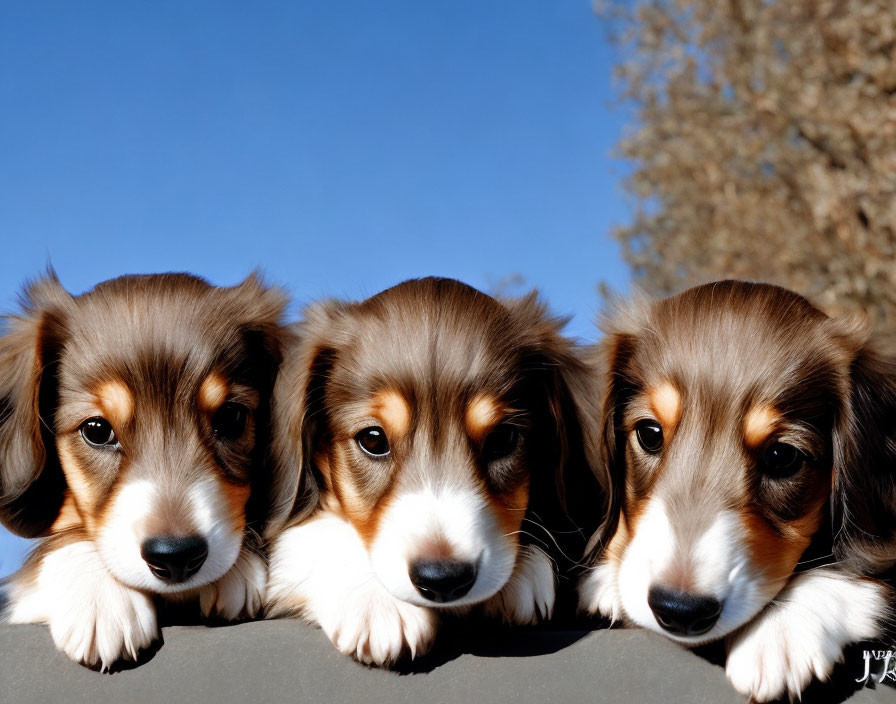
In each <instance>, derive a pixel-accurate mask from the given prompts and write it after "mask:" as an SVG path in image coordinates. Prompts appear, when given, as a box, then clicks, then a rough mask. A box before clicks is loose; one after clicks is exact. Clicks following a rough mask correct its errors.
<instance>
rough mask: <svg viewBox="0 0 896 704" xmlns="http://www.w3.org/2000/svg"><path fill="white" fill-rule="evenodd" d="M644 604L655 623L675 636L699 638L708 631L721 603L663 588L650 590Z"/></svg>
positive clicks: (719, 611) (717, 614)
mask: <svg viewBox="0 0 896 704" xmlns="http://www.w3.org/2000/svg"><path fill="white" fill-rule="evenodd" d="M647 603H648V605H649V606H650V608H651V609H652V610H653V615H654V616H655V617H656V620H657V623H659V624H660V626H662V627H663V629H664V630H667V631H669V633H673V634H675V635H677V636H699V635H701V634H703V633H706V632H707V631H708V630H709V629H710V628H712V627H713V626H714V625H715V623H716V621H718V620H719V614H720V613H722V603H721V602H720V601H719V600H718V599H713V598H712V597H711V596H699V595H697V594H689V593H688V592H679V591H676V590H674V589H666V588H665V587H651V589H650V591H649V592H648V594H647Z"/></svg>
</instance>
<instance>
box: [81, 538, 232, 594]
mask: <svg viewBox="0 0 896 704" xmlns="http://www.w3.org/2000/svg"><path fill="white" fill-rule="evenodd" d="M106 532H107V533H109V532H110V531H106ZM206 540H207V541H208V545H209V550H208V558H207V559H206V561H205V564H203V565H202V568H201V569H200V570H199V571H198V572H197V573H196V574H194V575H193V576H192V577H190V578H189V579H187V580H185V581H183V582H178V583H176V584H171V583H169V582H165V581H162V580H161V579H159V578H158V577H156V576H155V575H154V574H153V573H152V571H150V569H149V566H148V565H147V564H146V562H144V560H143V558H142V557H141V555H140V541H138V540H137V538H136V536H134V535H133V534H131V535H127V536H115V535H103V536H101V537H100V539H99V540H98V541H97V545H98V548H99V554H100V558H101V559H102V560H103V563H104V564H105V565H106V568H107V569H108V570H109V571H110V572H111V573H112V575H113V576H114V577H115V578H116V579H117V580H118V581H119V582H121V583H122V584H124V585H126V586H129V587H133V588H134V589H140V590H143V591H148V592H152V593H154V594H172V595H173V594H181V593H184V592H189V591H192V590H195V589H198V588H199V587H203V586H205V585H206V584H210V583H212V582H214V581H216V580H218V579H220V578H221V577H223V576H224V575H225V574H227V572H228V571H229V570H230V568H231V567H233V565H234V564H235V563H236V559H237V557H238V556H239V553H240V547H241V546H242V536H240V535H216V534H215V533H212V534H211V535H209V536H206Z"/></svg>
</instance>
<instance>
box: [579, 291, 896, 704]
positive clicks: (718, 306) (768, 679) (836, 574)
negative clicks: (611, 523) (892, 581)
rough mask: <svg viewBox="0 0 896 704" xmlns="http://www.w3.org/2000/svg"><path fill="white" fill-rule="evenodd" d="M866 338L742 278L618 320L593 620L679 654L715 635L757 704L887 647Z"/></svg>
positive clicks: (886, 471)
mask: <svg viewBox="0 0 896 704" xmlns="http://www.w3.org/2000/svg"><path fill="white" fill-rule="evenodd" d="M860 328H861V326H860V325H857V324H855V323H849V322H848V321H845V320H841V319H831V318H829V317H827V316H826V315H824V314H823V313H822V312H820V311H819V310H818V309H816V308H815V307H813V306H812V305H811V304H810V303H809V302H808V301H806V300H805V299H804V298H802V297H801V296H798V295H797V294H795V293H792V292H790V291H787V290H784V289H781V288H777V287H775V286H769V285H762V284H751V283H743V282H733V281H725V282H719V283H714V284H709V285H706V286H701V287H698V288H693V289H690V290H688V291H685V292H684V293H682V294H679V295H677V296H673V297H671V298H668V299H666V300H662V301H659V302H652V303H650V302H640V303H638V304H636V305H633V306H630V307H629V308H627V309H623V310H620V311H618V312H617V313H616V315H614V316H613V317H612V318H611V319H610V320H609V322H608V324H607V326H606V329H605V332H606V338H605V339H604V341H603V344H602V348H601V352H602V356H601V358H600V359H599V360H598V363H599V364H600V365H601V366H602V368H603V373H604V375H605V379H606V392H605V397H604V399H603V404H604V409H603V414H602V430H603V432H604V449H605V453H606V455H607V461H608V463H609V465H610V468H611V471H612V473H613V474H614V481H615V482H618V484H617V485H616V486H618V488H619V491H618V496H617V498H616V503H617V504H618V505H620V506H621V512H620V513H619V516H618V525H617V527H616V530H615V533H612V534H611V536H612V537H611V539H610V540H609V541H608V543H607V544H606V549H605V550H603V551H601V550H600V547H601V546H600V545H596V546H595V552H596V553H598V554H599V555H600V557H599V560H598V561H597V563H596V564H595V566H594V568H593V570H592V571H591V573H590V574H589V575H588V576H587V577H586V578H585V580H584V581H583V583H582V585H581V604H582V606H583V607H584V608H585V609H586V610H588V611H590V612H600V613H602V614H604V615H605V616H607V617H610V618H612V619H623V618H624V619H625V620H627V621H629V622H631V623H634V624H637V625H640V626H643V627H646V628H650V629H652V630H655V631H657V632H659V633H662V634H664V635H667V636H669V637H670V638H673V639H675V640H677V641H679V642H681V643H683V644H685V645H696V644H699V643H705V642H708V641H712V640H716V639H721V638H726V639H727V645H728V659H727V665H726V669H727V674H728V678H729V680H730V681H731V683H732V684H733V685H734V687H735V688H736V689H737V690H739V691H740V692H743V693H745V694H749V695H751V696H752V697H754V698H755V699H757V700H760V701H764V700H769V699H773V698H777V697H779V696H781V695H784V694H788V695H790V696H798V695H799V694H800V692H801V691H802V690H803V688H804V687H805V686H806V685H807V684H808V683H809V681H810V680H811V679H812V677H813V676H815V677H818V678H819V679H821V680H824V679H826V678H827V677H828V675H829V674H830V673H831V670H832V668H833V665H834V664H835V662H836V661H837V660H838V659H839V658H840V657H841V652H842V649H843V647H844V646H845V645H847V644H848V643H851V642H854V641H860V640H865V639H873V638H875V637H878V636H879V635H881V632H882V627H883V626H884V624H885V622H886V621H887V620H888V619H889V618H890V617H891V608H892V604H893V595H892V592H891V591H890V589H889V588H888V587H887V586H886V585H885V584H884V583H883V582H880V581H877V580H875V579H873V578H872V577H873V576H875V575H881V574H883V573H885V572H886V571H888V570H889V569H890V568H892V566H893V565H894V563H896V518H894V513H896V360H894V359H893V358H888V357H885V356H882V355H881V354H879V353H877V352H876V351H875V349H874V348H873V347H872V346H871V345H870V344H869V343H868V341H867V336H866V334H865V333H864V332H863V331H862V330H861V329H860ZM810 545H811V548H812V549H811V551H810V552H807V549H809V548H810Z"/></svg>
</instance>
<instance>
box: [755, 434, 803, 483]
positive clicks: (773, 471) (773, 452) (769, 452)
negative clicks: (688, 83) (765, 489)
mask: <svg viewBox="0 0 896 704" xmlns="http://www.w3.org/2000/svg"><path fill="white" fill-rule="evenodd" d="M805 459H806V456H805V455H804V454H803V453H802V452H801V451H800V450H798V449H797V448H795V447H794V446H793V445H788V444H787V443H786V442H773V443H772V444H771V445H769V446H768V447H767V448H765V451H764V452H763V453H762V464H763V468H764V470H765V473H766V474H768V475H769V476H771V477H774V478H775V479H783V478H785V477H789V476H791V475H793V474H796V472H797V470H798V469H799V468H800V467H801V466H802V464H803V462H804V461H805Z"/></svg>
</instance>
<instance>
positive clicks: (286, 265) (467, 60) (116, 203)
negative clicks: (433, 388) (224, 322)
mask: <svg viewBox="0 0 896 704" xmlns="http://www.w3.org/2000/svg"><path fill="white" fill-rule="evenodd" d="M612 61H613V55H612V50H611V48H610V47H609V46H608V44H607V41H606V37H605V34H604V30H603V27H602V26H601V23H600V21H599V20H598V19H597V18H596V17H595V16H594V15H593V13H592V10H591V3H590V2H589V0H550V1H549V0H516V1H515V2H512V3H509V2H503V1H502V2H498V1H497V0H452V1H450V2H449V1H448V0H431V1H428V2H420V0H407V1H402V0H381V1H380V2H376V3H371V2H361V1H360V0H352V1H349V2H333V1H332V0H314V1H307V2H285V1H281V2H264V1H262V2H253V3H237V2H201V1H187V2H182V3H174V2H170V3H119V2H86V3H71V2H21V1H20V2H5V3H3V5H2V8H0V104H2V105H3V109H2V110H0V154H2V157H0V242H2V245H3V257H2V258H0V306H2V310H3V311H11V310H13V309H14V305H15V301H16V296H17V293H18V291H19V288H20V286H21V283H22V282H23V281H25V280H26V279H28V278H29V277H33V276H35V275H36V274H37V273H38V272H39V271H40V270H41V269H42V268H43V267H45V266H46V264H47V263H48V262H52V264H53V266H54V267H55V268H56V269H57V271H58V273H59V275H60V278H61V279H62V282H63V283H64V284H65V285H66V286H67V287H68V288H69V289H70V290H71V291H73V292H80V291H83V290H85V289H87V288H89V287H90V286H92V285H93V284H94V283H96V282H98V281H101V280H103V279H106V278H109V277H112V276H116V275H118V274H123V273H128V272H150V271H170V270H189V271H193V272H196V273H198V274H201V275H203V276H205V277H207V278H208V279H210V280H211V281H212V282H214V283H219V284H232V283H235V282H237V281H238V280H240V279H241V278H242V277H243V276H245V275H246V273H247V272H248V271H250V270H251V269H253V268H255V267H260V268H261V269H262V270H263V271H264V272H266V274H267V275H268V277H269V278H270V280H272V281H274V282H277V283H280V284H283V285H285V286H286V287H287V288H288V289H289V290H290V291H291V293H292V294H293V296H294V298H295V300H296V307H295V308H294V312H295V311H297V310H298V307H299V306H300V305H301V303H303V302H307V301H309V300H312V299H314V298H317V297H321V296H346V297H350V298H359V297H364V296H367V295H369V294H372V293H375V292H376V291H378V290H380V289H382V288H384V287H386V286H388V285H390V284H393V283H396V282H398V281H400V280H402V279H405V278H409V277H413V276H422V275H429V274H438V275H444V276H454V277H458V278H461V279H463V280H465V281H467V282H469V283H471V284H473V285H475V286H478V287H480V288H485V289H489V288H492V287H493V286H494V285H496V284H497V283H498V282H500V281H502V280H503V279H505V278H506V277H509V276H512V275H519V276H521V277H523V279H524V280H525V282H526V285H527V286H537V287H539V288H540V289H541V290H542V291H543V292H544V294H545V295H546V296H547V298H548V299H549V300H550V302H551V305H552V307H553V308H554V310H555V311H557V312H558V313H563V314H569V315H573V316H574V318H573V320H572V322H571V323H570V326H569V328H568V331H569V332H570V334H573V335H576V336H578V337H581V338H584V339H592V338H593V337H594V331H593V325H592V320H593V317H594V313H595V311H596V310H597V307H598V304H599V299H598V297H597V294H596V286H597V284H598V282H600V281H606V282H607V283H609V284H610V285H612V286H614V287H617V288H623V289H624V288H625V287H626V286H627V282H628V272H627V269H626V267H625V266H624V265H623V264H622V262H621V260H620V256H619V250H618V247H617V246H616V244H615V242H613V241H612V240H611V239H610V237H609V231H610V229H611V227H612V225H613V224H614V223H619V222H621V221H623V220H624V219H625V216H626V212H627V211H626V208H625V206H624V203H623V196H622V191H621V188H620V186H619V181H620V178H621V176H622V174H623V173H624V168H625V167H624V165H622V164H621V163H619V162H616V161H614V160H613V159H612V158H611V151H612V148H613V145H614V143H615V142H616V140H617V139H618V137H619V134H620V131H621V128H622V120H623V117H624V115H623V113H622V111H619V110H612V109H611V108H610V106H611V103H612V100H613V93H612V86H611V77H610V74H611V66H612ZM514 290H521V289H514ZM21 554H22V546H21V543H18V542H14V541H13V540H12V538H11V537H10V536H9V535H8V534H6V533H4V532H2V529H0V575H3V574H5V573H8V572H9V571H10V570H12V569H14V568H15V567H16V566H17V564H18V562H19V560H20V559H21Z"/></svg>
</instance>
